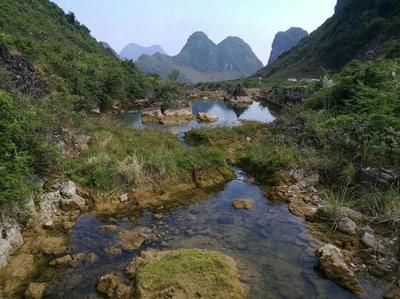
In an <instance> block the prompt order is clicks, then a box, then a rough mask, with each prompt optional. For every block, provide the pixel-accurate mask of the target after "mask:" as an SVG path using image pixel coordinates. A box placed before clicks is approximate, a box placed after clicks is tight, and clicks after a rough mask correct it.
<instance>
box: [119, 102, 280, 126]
mask: <svg viewBox="0 0 400 299" xmlns="http://www.w3.org/2000/svg"><path fill="white" fill-rule="evenodd" d="M192 110H193V114H194V115H195V114H198V113H200V112H207V113H211V114H214V115H216V116H218V118H219V119H218V121H216V122H214V123H201V122H198V121H197V120H193V121H191V122H189V123H185V124H179V125H171V126H166V125H162V124H154V123H147V124H143V123H142V117H141V111H136V112H130V113H123V114H121V115H120V118H121V119H122V120H123V121H125V122H127V123H128V124H129V125H131V126H134V127H136V128H140V129H156V130H162V131H168V132H171V133H174V134H180V133H184V132H187V131H189V130H191V129H193V128H214V127H221V126H238V125H240V121H241V120H250V121H259V122H265V123H269V122H272V121H274V120H275V117H274V116H273V115H272V113H271V112H270V111H269V109H268V108H267V107H263V106H262V105H261V104H260V103H258V102H253V104H252V105H250V106H249V107H247V108H232V107H228V106H227V105H226V104H225V103H224V102H222V101H195V102H193V104H192Z"/></svg>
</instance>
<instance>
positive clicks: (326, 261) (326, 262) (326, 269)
mask: <svg viewBox="0 0 400 299" xmlns="http://www.w3.org/2000/svg"><path fill="white" fill-rule="evenodd" d="M316 257H317V259H318V266H319V268H320V269H321V270H322V272H323V273H324V274H325V275H326V276H327V277H328V278H329V279H330V280H332V281H334V282H335V283H337V284H338V285H339V286H341V287H343V288H345V289H348V290H349V291H352V292H353V293H356V294H360V293H362V292H363V289H362V288H361V285H360V284H359V283H358V281H357V279H356V277H355V275H354V272H353V271H352V270H351V269H350V268H349V267H348V266H347V264H346V263H345V261H344V259H343V255H342V252H341V251H340V249H339V248H337V247H336V246H334V245H331V244H326V245H324V246H323V247H321V248H319V249H318V250H317V251H316Z"/></svg>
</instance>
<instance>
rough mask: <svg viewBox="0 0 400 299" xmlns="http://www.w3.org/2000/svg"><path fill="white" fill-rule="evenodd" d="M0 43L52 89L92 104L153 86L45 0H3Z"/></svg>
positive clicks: (143, 93) (71, 16)
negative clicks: (29, 64)
mask: <svg viewBox="0 0 400 299" xmlns="http://www.w3.org/2000/svg"><path fill="white" fill-rule="evenodd" d="M0 42H2V43H4V44H5V45H6V46H7V47H8V48H9V49H11V50H12V51H14V52H16V53H21V54H23V55H24V56H25V57H26V58H28V59H29V60H30V61H32V62H33V63H34V64H35V65H36V66H37V67H38V68H39V70H40V71H39V72H40V74H41V76H42V78H43V79H44V80H45V81H46V82H47V84H48V85H49V86H50V88H51V90H52V91H58V92H68V93H70V94H74V95H79V96H82V97H84V98H85V101H86V102H87V103H88V102H91V103H92V105H96V104H97V103H100V104H102V105H103V106H106V105H107V104H109V102H110V101H111V99H123V98H137V97H139V98H141V97H144V96H146V95H147V94H148V93H149V92H150V91H151V88H152V85H154V84H155V82H154V79H152V78H150V77H149V76H147V75H144V74H143V73H142V72H140V71H139V70H137V68H136V67H135V65H134V64H132V63H129V62H123V61H119V60H118V59H117V58H116V57H115V56H114V55H112V53H111V52H110V51H108V50H107V49H104V48H103V47H102V45H101V44H100V43H98V42H97V41H96V40H95V39H94V38H93V37H92V36H91V35H90V32H89V30H88V29H87V28H86V27H85V26H83V25H81V24H80V23H79V22H78V21H77V20H76V19H75V16H74V14H72V13H70V14H65V13H64V12H63V11H62V10H61V9H60V8H59V7H58V6H57V5H55V4H53V3H52V2H50V1H47V0H46V1H43V0H31V1H27V0H21V1H13V0H3V1H1V2H0Z"/></svg>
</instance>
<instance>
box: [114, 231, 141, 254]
mask: <svg viewBox="0 0 400 299" xmlns="http://www.w3.org/2000/svg"><path fill="white" fill-rule="evenodd" d="M118 238H119V241H120V243H121V247H122V249H124V250H128V251H130V250H135V249H138V248H139V247H140V246H142V245H143V243H144V241H145V236H144V234H143V233H142V232H141V231H140V230H139V229H136V230H124V231H120V232H119V233H118Z"/></svg>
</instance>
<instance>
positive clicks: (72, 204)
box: [61, 194, 86, 211]
mask: <svg viewBox="0 0 400 299" xmlns="http://www.w3.org/2000/svg"><path fill="white" fill-rule="evenodd" d="M85 204H86V201H85V199H84V198H83V197H80V196H79V195H77V194H75V195H74V196H72V197H71V198H62V199H61V208H62V209H63V210H64V211H72V210H77V209H81V208H83V207H85Z"/></svg>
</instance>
